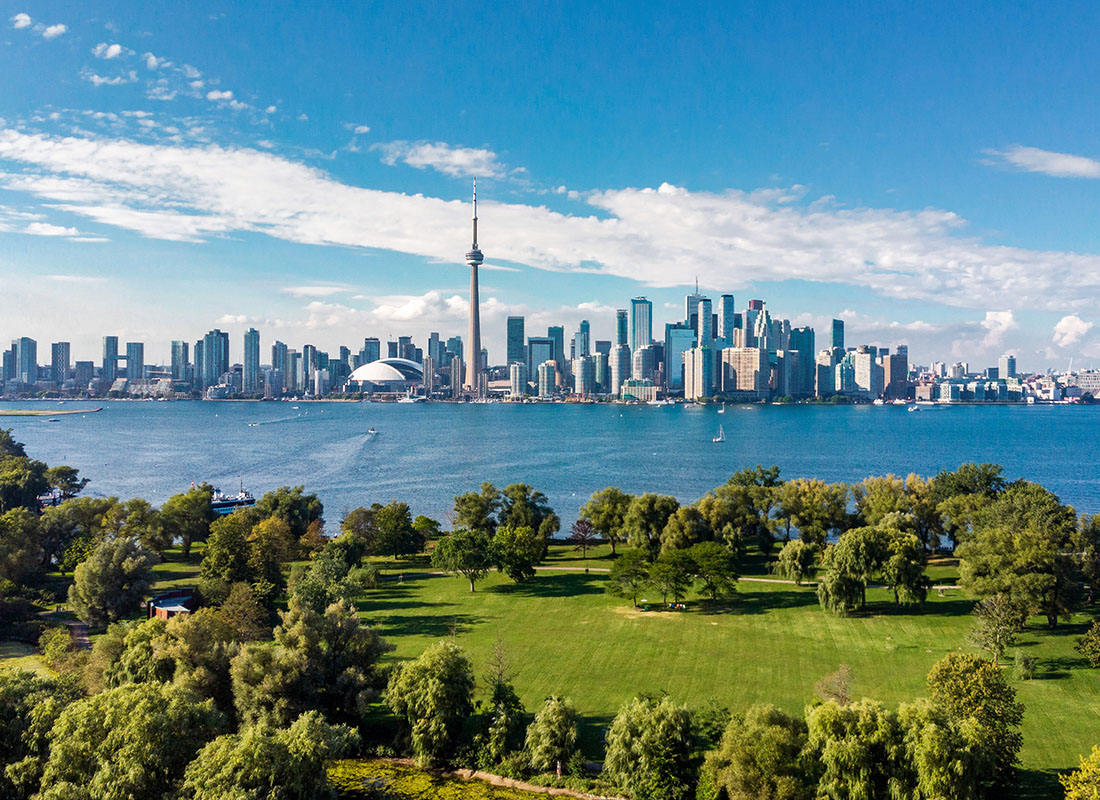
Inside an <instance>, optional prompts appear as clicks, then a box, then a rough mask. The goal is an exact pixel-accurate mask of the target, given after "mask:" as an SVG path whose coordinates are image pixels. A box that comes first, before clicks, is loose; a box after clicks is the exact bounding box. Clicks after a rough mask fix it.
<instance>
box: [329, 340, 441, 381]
mask: <svg viewBox="0 0 1100 800" xmlns="http://www.w3.org/2000/svg"><path fill="white" fill-rule="evenodd" d="M416 360H417V361H418V362H420V361H423V360H424V354H423V353H422V352H421V350H420V348H419V347H418V348H416ZM350 374H351V348H349V347H345V346H344V345H340V357H339V358H338V359H337V360H336V361H330V362H329V378H330V380H331V381H332V385H333V386H343V385H344V380H345V379H346V378H347V377H348V375H350Z"/></svg>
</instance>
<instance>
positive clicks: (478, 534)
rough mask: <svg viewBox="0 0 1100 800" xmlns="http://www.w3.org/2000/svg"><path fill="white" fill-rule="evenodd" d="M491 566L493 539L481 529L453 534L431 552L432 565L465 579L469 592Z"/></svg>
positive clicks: (487, 572) (492, 560)
mask: <svg viewBox="0 0 1100 800" xmlns="http://www.w3.org/2000/svg"><path fill="white" fill-rule="evenodd" d="M493 563H494V559H493V540H492V539H491V538H490V536H489V534H488V533H487V532H486V531H484V530H476V529H475V530H464V529H461V528H460V529H458V530H456V531H452V532H451V533H448V534H447V535H446V536H444V537H443V538H442V539H440V540H439V541H438V542H436V545H435V549H433V550H432V566H433V567H435V568H436V569H439V570H443V571H444V572H451V573H453V574H455V575H461V576H462V577H464V578H466V579H467V580H468V581H469V582H470V591H471V592H472V591H474V584H475V583H476V582H477V581H479V580H481V579H482V578H484V577H485V576H486V575H488V574H489V570H490V569H492V568H493Z"/></svg>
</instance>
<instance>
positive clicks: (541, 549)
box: [493, 525, 546, 583]
mask: <svg viewBox="0 0 1100 800" xmlns="http://www.w3.org/2000/svg"><path fill="white" fill-rule="evenodd" d="M545 554H546V540H545V539H543V538H542V536H540V535H539V534H538V533H536V532H535V530H534V529H532V528H530V527H528V526H526V525H524V526H521V527H519V528H513V527H512V526H511V525H501V526H500V527H498V528H497V532H496V534H495V535H494V536H493V555H494V558H495V559H496V564H497V569H498V570H499V571H500V572H503V573H505V574H507V575H508V577H509V578H511V579H512V580H514V581H515V582H516V583H522V582H523V581H527V580H530V579H531V578H533V577H535V565H536V564H538V563H539V561H541V560H542V559H543V557H544V555H545Z"/></svg>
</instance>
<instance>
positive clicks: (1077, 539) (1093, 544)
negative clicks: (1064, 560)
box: [1073, 514, 1100, 605]
mask: <svg viewBox="0 0 1100 800" xmlns="http://www.w3.org/2000/svg"><path fill="white" fill-rule="evenodd" d="M1073 552H1074V553H1076V554H1077V567H1078V569H1079V570H1080V572H1081V578H1082V579H1083V580H1084V582H1085V584H1086V585H1087V586H1088V587H1089V588H1088V591H1089V597H1088V602H1089V605H1092V604H1093V603H1095V602H1096V589H1097V586H1098V585H1100V514H1093V515H1092V516H1085V515H1082V516H1081V520H1080V522H1079V523H1078V525H1077V531H1076V534H1075V536H1074V540H1073Z"/></svg>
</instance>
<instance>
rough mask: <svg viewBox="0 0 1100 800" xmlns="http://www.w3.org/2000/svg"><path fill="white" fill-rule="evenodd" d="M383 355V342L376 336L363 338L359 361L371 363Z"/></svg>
mask: <svg viewBox="0 0 1100 800" xmlns="http://www.w3.org/2000/svg"><path fill="white" fill-rule="evenodd" d="M381 357H382V343H381V342H380V341H378V339H377V338H375V337H374V336H368V337H367V338H366V339H364V340H363V349H362V350H360V351H359V363H361V364H370V363H373V362H375V361H377V360H378V359H380V358H381Z"/></svg>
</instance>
